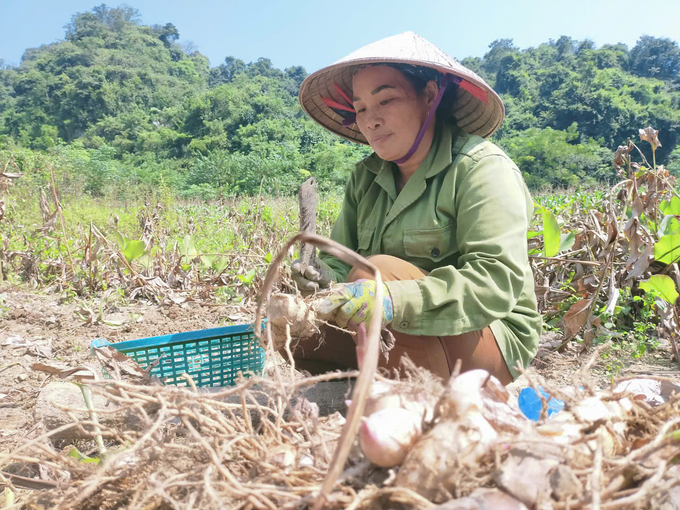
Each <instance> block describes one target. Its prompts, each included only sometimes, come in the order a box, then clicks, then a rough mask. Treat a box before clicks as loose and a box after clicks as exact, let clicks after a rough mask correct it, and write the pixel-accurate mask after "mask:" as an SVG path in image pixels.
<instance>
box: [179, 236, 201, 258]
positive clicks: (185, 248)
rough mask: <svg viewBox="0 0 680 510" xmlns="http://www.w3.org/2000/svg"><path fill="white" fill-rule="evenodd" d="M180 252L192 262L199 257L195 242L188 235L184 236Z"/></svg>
mask: <svg viewBox="0 0 680 510" xmlns="http://www.w3.org/2000/svg"><path fill="white" fill-rule="evenodd" d="M179 252H180V254H181V255H182V256H183V257H185V258H186V259H188V260H192V259H194V258H196V255H198V251H196V246H194V240H193V239H192V237H191V236H190V235H186V236H184V239H182V245H181V246H180V249H179Z"/></svg>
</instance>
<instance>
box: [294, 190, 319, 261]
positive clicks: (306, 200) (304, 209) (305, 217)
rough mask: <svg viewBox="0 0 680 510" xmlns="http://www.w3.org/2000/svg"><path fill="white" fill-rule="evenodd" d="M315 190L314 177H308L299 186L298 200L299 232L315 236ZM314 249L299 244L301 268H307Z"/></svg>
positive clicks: (305, 244) (304, 244) (302, 243)
mask: <svg viewBox="0 0 680 510" xmlns="http://www.w3.org/2000/svg"><path fill="white" fill-rule="evenodd" d="M316 188H317V182H316V178H315V177H310V178H309V179H307V180H306V181H305V182H303V183H302V186H300V190H299V191H298V200H299V203H300V231H301V232H306V233H308V234H316ZM315 252H316V248H315V247H314V246H313V245H311V244H307V243H304V242H301V243H300V262H301V267H303V268H305V267H307V266H308V265H309V264H310V262H311V261H312V259H313V258H314V256H315V255H316V253H315Z"/></svg>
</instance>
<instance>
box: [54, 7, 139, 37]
mask: <svg viewBox="0 0 680 510" xmlns="http://www.w3.org/2000/svg"><path fill="white" fill-rule="evenodd" d="M140 20H141V16H140V14H139V11H138V10H137V9H134V8H133V7H130V6H129V5H127V4H122V5H121V6H119V7H116V8H113V9H112V8H110V7H108V6H107V5H106V4H101V5H98V6H96V7H94V8H93V9H92V11H91V12H81V13H78V14H75V15H73V16H72V17H71V22H70V23H69V24H68V25H66V26H65V27H64V28H65V29H66V40H67V41H79V40H81V39H83V38H85V37H98V38H102V39H105V38H106V36H107V34H109V33H112V32H113V33H119V32H121V31H122V30H123V28H124V27H125V26H126V25H129V24H132V25H139V24H140Z"/></svg>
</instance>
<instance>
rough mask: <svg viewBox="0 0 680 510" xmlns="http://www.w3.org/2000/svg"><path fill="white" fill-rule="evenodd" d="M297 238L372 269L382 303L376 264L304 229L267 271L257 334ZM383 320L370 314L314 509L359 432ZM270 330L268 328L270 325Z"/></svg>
mask: <svg viewBox="0 0 680 510" xmlns="http://www.w3.org/2000/svg"><path fill="white" fill-rule="evenodd" d="M298 241H302V242H306V243H309V244H312V245H314V246H318V247H321V248H323V249H324V251H326V252H327V253H329V254H331V255H334V256H336V257H339V258H340V259H342V260H343V261H345V262H347V263H348V264H351V265H354V266H359V267H361V268H363V269H365V270H367V271H370V272H371V273H373V275H374V280H375V281H376V293H375V302H376V303H382V292H383V285H382V278H381V276H380V271H379V270H378V268H377V267H375V266H374V265H373V264H371V263H370V262H369V261H368V260H366V259H365V258H364V257H362V256H360V255H358V254H357V253H355V252H353V251H352V250H350V249H348V248H346V247H345V246H342V245H341V244H339V243H336V242H334V241H331V240H329V239H325V238H323V237H321V236H317V235H314V234H308V233H304V232H301V233H299V234H297V235H295V236H294V237H292V238H291V239H289V240H288V242H287V243H286V244H285V245H284V247H283V248H282V249H281V250H280V251H279V253H278V254H277V256H276V259H275V260H274V261H273V262H272V264H271V266H270V267H269V270H268V271H267V276H266V278H265V281H264V284H263V287H262V292H261V294H260V296H259V299H258V304H257V312H256V315H255V331H256V334H257V335H258V336H259V335H260V331H261V323H262V308H263V306H264V303H265V302H266V301H267V300H268V299H269V296H270V294H271V292H272V289H273V286H274V280H275V278H276V276H277V275H278V268H279V266H280V265H281V263H282V262H283V259H284V257H285V256H286V254H287V253H288V249H289V248H290V247H291V246H292V245H293V244H294V243H296V242H298ZM381 321H382V317H381V316H380V314H377V313H376V314H373V316H372V317H371V321H370V324H369V328H368V334H367V340H366V344H367V345H366V352H365V355H364V364H363V366H362V368H361V370H360V372H359V377H358V378H357V381H356V384H355V385H354V390H353V392H352V405H351V406H350V407H349V410H348V412H347V420H346V422H345V425H344V426H343V429H342V434H341V436H340V440H339V441H338V446H337V448H336V449H335V452H334V454H333V459H332V461H331V464H330V466H329V468H328V474H327V475H326V478H325V479H324V481H323V484H322V485H321V490H320V492H319V495H318V497H317V499H316V501H315V502H314V506H313V508H314V509H315V510H319V509H320V508H322V507H323V505H324V504H325V501H326V498H327V497H328V495H329V494H330V493H331V492H332V490H333V487H334V486H335V482H336V481H337V479H338V476H339V475H340V473H341V472H342V470H343V468H344V465H345V462H346V461H347V457H348V455H349V451H350V448H351V447H352V444H353V442H354V439H355V437H356V435H357V433H358V432H359V425H360V423H361V417H362V415H363V412H364V407H365V404H366V398H367V397H368V393H369V390H370V385H371V383H372V382H373V379H374V377H375V373H376V370H377V367H378V357H379V356H380V329H381ZM267 331H269V328H267ZM268 336H269V338H268V341H269V347H270V349H272V346H273V344H272V342H271V336H270V335H268Z"/></svg>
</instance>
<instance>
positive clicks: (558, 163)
mask: <svg viewBox="0 0 680 510" xmlns="http://www.w3.org/2000/svg"><path fill="white" fill-rule="evenodd" d="M178 39H179V33H178V31H177V29H176V27H175V26H174V25H173V24H172V23H167V24H165V25H154V26H146V25H143V24H141V22H140V15H139V13H138V12H137V11H136V10H135V9H132V8H130V7H127V6H123V7H119V8H108V7H106V6H105V5H101V6H98V7H95V8H94V9H93V10H92V11H90V12H85V13H79V14H76V15H74V16H73V18H72V21H71V23H70V24H69V25H68V26H67V27H66V33H65V36H64V40H63V41H61V42H58V43H54V44H50V45H45V46H41V47H40V48H34V49H29V50H27V51H26V52H25V54H24V56H23V59H22V61H21V64H20V65H19V66H18V67H8V66H2V65H0V156H2V157H3V158H5V157H6V156H8V155H9V154H10V153H11V154H14V155H15V158H16V160H17V161H18V162H19V164H20V165H22V167H23V170H25V171H30V170H31V168H34V167H35V168H37V167H39V166H41V165H44V164H46V163H47V162H50V161H51V162H56V164H59V165H62V166H64V167H65V168H67V167H68V169H69V171H73V172H75V173H77V174H79V175H82V176H83V177H84V178H83V179H79V180H78V182H79V183H80V184H81V185H82V187H83V189H84V190H85V191H87V192H89V193H92V194H95V195H96V194H103V193H108V192H110V191H113V192H119V193H120V192H122V191H123V190H129V189H131V188H134V186H135V185H151V186H156V185H158V184H159V183H163V184H164V185H166V186H169V187H171V188H173V189H174V190H176V191H177V192H178V193H181V194H183V195H185V196H202V197H206V198H209V197H213V196H217V195H218V194H220V193H223V194H234V193H239V192H257V190H259V189H260V187H261V186H262V188H263V190H264V191H267V192H273V193H276V192H279V193H289V192H291V191H292V190H294V189H296V187H297V183H299V182H300V180H301V179H302V178H303V177H304V176H305V175H308V174H309V173H312V174H315V175H317V176H318V177H319V178H320V181H321V182H322V183H323V184H322V185H323V186H324V187H326V188H339V187H342V186H343V185H344V183H345V181H346V179H347V177H348V175H349V172H350V171H351V168H352V167H353V164H354V162H355V161H356V160H358V159H359V158H361V157H362V156H363V155H364V154H366V153H367V152H366V149H365V148H363V147H358V146H356V145H352V144H349V143H346V142H344V141H343V140H341V139H339V138H337V137H334V136H332V135H330V134H329V133H327V132H325V131H324V130H323V129H321V128H320V127H318V126H317V125H316V124H314V123H313V122H312V121H311V120H309V119H308V118H307V117H306V116H305V115H304V114H303V112H302V110H301V108H300V107H299V104H298V102H297V92H298V89H299V86H300V83H301V82H302V80H303V79H304V78H305V76H306V72H305V69H304V68H302V67H299V66H296V67H291V68H287V69H284V70H279V69H276V68H274V67H273V66H272V63H271V61H270V60H268V59H266V58H261V59H259V60H258V61H256V62H251V63H248V64H246V63H245V62H243V61H242V60H239V59H238V58H235V57H232V56H229V57H227V58H226V59H225V61H224V63H222V64H221V65H219V66H217V67H212V68H211V67H210V63H209V62H208V60H207V58H206V57H205V56H203V55H202V54H201V53H199V52H198V51H193V50H192V49H191V48H187V47H186V46H184V47H182V46H180V45H179V44H178V43H177V41H178ZM444 49H445V50H447V51H448V52H449V53H453V54H455V41H453V40H452V41H451V43H450V47H445V48H444ZM225 50H226V51H228V49H225ZM463 63H464V64H465V65H467V66H468V67H470V68H471V69H473V70H475V71H476V72H477V73H479V74H480V75H482V76H483V77H484V78H485V79H486V80H487V81H488V82H489V83H490V84H491V85H492V86H493V87H494V88H495V89H496V90H497V91H498V92H499V93H500V94H501V95H502V97H503V101H504V102H505V105H506V111H507V118H506V121H505V123H504V125H503V127H502V129H501V130H500V131H499V132H498V133H497V134H496V135H495V136H494V141H495V142H496V143H498V144H499V145H501V146H502V147H503V148H504V149H505V150H506V151H507V152H508V153H509V154H510V156H511V157H512V158H513V159H515V161H516V162H517V163H518V164H519V166H520V168H521V169H522V171H523V172H524V174H525V177H526V179H527V182H528V183H529V184H530V185H531V186H533V187H538V186H541V185H544V184H552V185H556V186H570V185H581V184H586V185H589V184H594V183H595V182H596V181H598V180H599V181H607V180H611V179H613V178H614V172H613V170H612V165H611V157H612V154H613V149H615V148H616V146H617V145H619V144H621V143H623V142H624V141H625V139H626V138H627V137H629V136H632V135H635V134H636V133H637V132H638V129H639V128H641V127H646V126H648V125H652V126H653V127H654V128H656V129H659V130H660V131H661V133H660V140H661V143H662V144H663V147H662V148H661V149H660V150H659V151H658V152H657V161H658V162H660V163H664V164H666V165H667V166H668V167H669V168H670V169H671V170H672V171H673V172H674V173H676V174H680V149H678V143H679V142H680V75H679V73H680V48H679V47H678V43H677V42H675V41H672V40H670V39H662V38H655V37H648V36H644V37H642V38H641V39H640V40H639V41H638V42H637V44H636V45H635V46H634V47H633V48H631V49H628V48H627V47H626V46H625V45H623V44H614V45H605V46H603V47H601V48H596V47H595V45H594V44H593V43H592V42H591V41H588V40H585V41H576V40H573V39H571V38H569V37H561V38H560V39H558V40H557V41H552V40H551V41H549V42H547V43H545V44H541V45H540V46H538V47H537V48H529V49H523V50H520V49H518V48H516V47H514V46H513V43H512V41H511V40H505V39H504V40H499V41H495V42H493V43H492V44H491V45H490V47H489V51H488V53H487V54H486V55H484V57H483V58H466V59H464V60H463ZM0 64H1V61H0Z"/></svg>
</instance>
